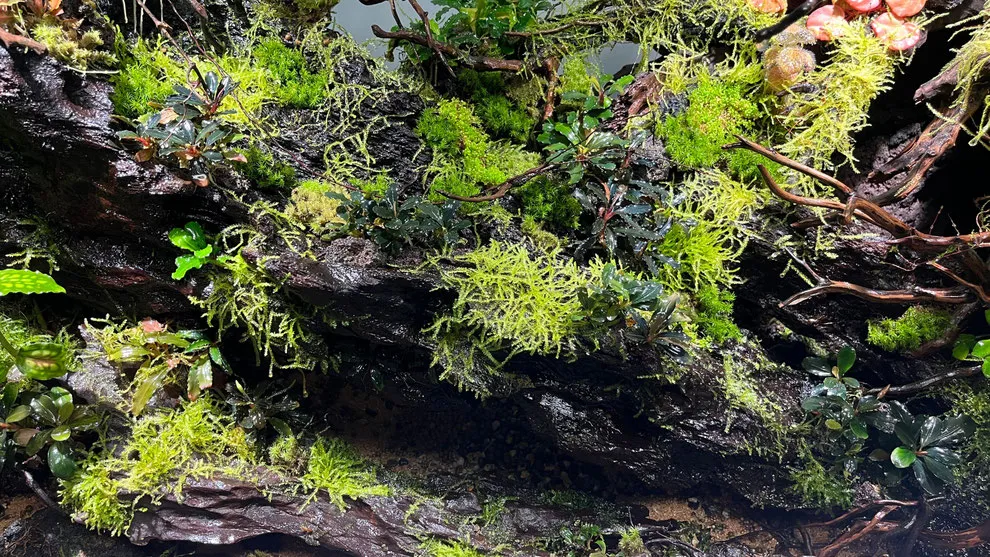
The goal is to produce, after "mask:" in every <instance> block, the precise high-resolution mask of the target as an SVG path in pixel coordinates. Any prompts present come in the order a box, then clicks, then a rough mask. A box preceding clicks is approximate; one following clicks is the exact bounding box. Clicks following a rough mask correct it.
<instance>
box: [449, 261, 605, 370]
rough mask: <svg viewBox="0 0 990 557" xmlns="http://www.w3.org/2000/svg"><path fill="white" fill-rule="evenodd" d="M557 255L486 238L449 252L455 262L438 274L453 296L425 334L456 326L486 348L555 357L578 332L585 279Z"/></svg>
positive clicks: (569, 343)
mask: <svg viewBox="0 0 990 557" xmlns="http://www.w3.org/2000/svg"><path fill="white" fill-rule="evenodd" d="M557 255H558V254H557V253H556V252H551V253H548V254H546V255H539V256H532V255H530V253H529V252H528V251H526V248H525V247H524V246H522V245H505V244H500V243H498V242H492V243H491V244H489V245H488V246H486V247H483V248H479V249H476V250H474V251H471V252H468V253H465V254H462V255H457V256H455V257H454V261H455V266H453V267H448V268H442V269H440V275H441V280H442V281H443V284H444V286H445V287H447V288H450V289H452V290H454V291H456V292H457V299H456V300H455V302H454V305H453V307H452V310H451V314H450V315H447V316H443V317H440V318H439V319H438V320H437V321H436V323H434V325H433V326H432V327H431V328H430V329H429V332H430V333H432V334H433V335H434V336H435V337H440V336H443V334H444V333H445V332H447V331H449V330H451V329H452V328H459V329H461V330H462V331H468V332H469V334H470V336H471V338H473V339H475V340H476V341H477V344H478V345H479V346H481V347H483V348H484V349H486V350H489V351H491V350H496V349H499V348H501V347H503V346H508V347H510V349H511V351H512V352H513V353H517V352H526V353H530V354H545V355H556V356H559V355H560V353H561V352H562V351H564V350H565V349H566V348H567V347H568V346H569V345H571V343H572V341H573V339H574V337H575V335H576V334H577V332H578V324H577V322H576V321H575V320H574V316H576V315H578V314H579V313H580V311H581V309H582V306H581V302H580V300H579V299H578V292H579V291H581V290H582V289H583V288H585V286H586V284H587V282H588V279H587V278H586V276H585V275H584V273H582V272H581V270H579V269H578V267H577V265H576V264H575V263H574V262H573V261H568V262H561V261H559V260H558V259H557Z"/></svg>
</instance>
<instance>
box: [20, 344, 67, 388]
mask: <svg viewBox="0 0 990 557" xmlns="http://www.w3.org/2000/svg"><path fill="white" fill-rule="evenodd" d="M14 364H15V365H17V369H19V370H21V373H23V374H24V375H26V376H28V377H29V378H31V379H34V380H35V381H46V380H48V379H55V378H56V377H61V376H63V375H65V373H66V369H65V347H64V346H62V345H61V344H54V343H39V344H29V345H27V346H24V347H22V348H21V349H20V350H18V351H17V357H16V358H15V359H14Z"/></svg>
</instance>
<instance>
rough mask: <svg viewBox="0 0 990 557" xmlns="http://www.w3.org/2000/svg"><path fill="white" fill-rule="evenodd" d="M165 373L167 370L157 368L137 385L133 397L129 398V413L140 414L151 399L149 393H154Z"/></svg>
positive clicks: (160, 384)
mask: <svg viewBox="0 0 990 557" xmlns="http://www.w3.org/2000/svg"><path fill="white" fill-rule="evenodd" d="M167 374H168V370H165V369H162V370H159V371H158V372H157V373H154V374H153V375H151V376H150V377H148V378H146V379H145V380H144V381H142V382H141V384H140V385H138V387H137V389H135V390H134V397H133V398H132V399H131V414H134V415H135V416H140V415H141V412H143V411H144V407H145V406H147V405H148V401H149V400H151V395H153V394H155V391H157V390H158V388H159V387H161V386H162V382H163V381H164V380H165V375H167Z"/></svg>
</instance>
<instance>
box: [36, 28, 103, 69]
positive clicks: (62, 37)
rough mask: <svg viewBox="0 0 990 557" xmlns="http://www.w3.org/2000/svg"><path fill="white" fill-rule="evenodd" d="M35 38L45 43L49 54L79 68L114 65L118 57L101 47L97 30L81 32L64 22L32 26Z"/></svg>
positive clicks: (101, 43) (101, 40) (100, 39)
mask: <svg viewBox="0 0 990 557" xmlns="http://www.w3.org/2000/svg"><path fill="white" fill-rule="evenodd" d="M31 36H32V37H33V38H34V40H36V41H38V42H39V43H41V44H43V45H45V47H46V48H47V49H48V54H49V55H51V56H52V57H54V58H55V59H57V60H59V61H61V62H64V63H65V64H67V65H69V66H72V67H73V68H76V69H78V70H83V71H85V70H87V69H89V68H90V67H91V66H105V67H109V66H113V65H115V64H116V63H117V58H116V57H115V56H114V55H113V54H111V53H110V52H109V51H107V50H104V49H101V48H100V47H102V46H103V39H102V38H101V37H100V34H99V33H98V32H97V31H86V32H85V33H82V34H79V33H78V32H77V31H76V30H75V29H74V28H71V27H67V26H66V25H63V23H62V22H58V23H48V22H47V21H46V22H42V23H39V24H37V25H35V26H33V27H31Z"/></svg>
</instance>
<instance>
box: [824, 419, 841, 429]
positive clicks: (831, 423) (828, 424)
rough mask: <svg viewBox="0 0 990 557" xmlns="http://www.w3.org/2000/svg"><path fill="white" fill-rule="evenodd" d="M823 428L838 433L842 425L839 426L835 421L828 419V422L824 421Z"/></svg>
mask: <svg viewBox="0 0 990 557" xmlns="http://www.w3.org/2000/svg"><path fill="white" fill-rule="evenodd" d="M825 427H827V428H829V429H831V430H832V431H839V430H840V429H842V424H840V423H839V422H837V421H835V420H831V419H829V420H825Z"/></svg>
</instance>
